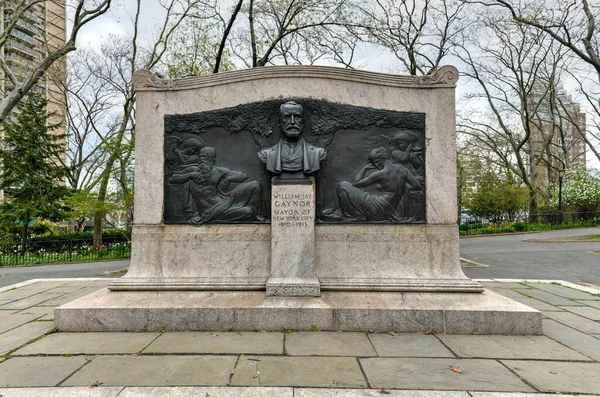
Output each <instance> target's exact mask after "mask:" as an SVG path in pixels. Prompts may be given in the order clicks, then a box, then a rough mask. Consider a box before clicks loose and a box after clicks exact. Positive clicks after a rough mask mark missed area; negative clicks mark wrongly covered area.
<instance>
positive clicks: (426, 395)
mask: <svg viewBox="0 0 600 397" xmlns="http://www.w3.org/2000/svg"><path fill="white" fill-rule="evenodd" d="M381 396H392V397H471V396H470V395H469V393H467V392H466V391H435V390H427V391H425V390H390V391H389V393H380V392H378V391H377V390H376V389H367V390H361V389H358V390H357V389H354V390H348V389H311V388H298V389H296V390H294V397H381ZM523 397H526V396H525V395H523ZM536 397H537V396H536ZM554 397H556V396H554Z"/></svg>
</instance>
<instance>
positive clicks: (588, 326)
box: [544, 312, 600, 334]
mask: <svg viewBox="0 0 600 397" xmlns="http://www.w3.org/2000/svg"><path fill="white" fill-rule="evenodd" d="M544 315H545V316H547V317H550V318H551V319H553V320H556V321H558V322H561V323H563V324H565V325H568V326H569V327H573V328H576V329H578V330H580V331H583V332H586V333H588V334H597V333H600V323H598V322H596V321H593V320H590V319H587V318H585V317H581V316H579V315H577V314H574V313H567V312H562V313H559V312H546V313H544Z"/></svg>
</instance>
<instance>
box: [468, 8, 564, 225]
mask: <svg viewBox="0 0 600 397" xmlns="http://www.w3.org/2000/svg"><path fill="white" fill-rule="evenodd" d="M472 29H476V31H475V32H465V33H466V34H465V38H464V41H463V42H462V43H461V44H460V45H459V46H457V48H458V49H457V56H459V57H460V58H461V60H462V61H463V62H464V63H465V65H466V66H467V68H466V70H465V71H464V74H465V75H466V76H467V77H469V78H470V80H471V81H473V82H474V83H476V87H478V88H477V89H474V90H473V93H471V94H470V95H469V99H470V100H476V101H478V103H479V104H480V105H481V103H482V102H481V100H483V101H484V102H483V103H485V107H484V108H483V109H480V110H479V111H477V112H472V113H470V114H462V115H460V116H459V122H458V130H459V131H460V132H461V133H463V134H465V135H467V136H470V137H471V138H472V141H471V142H475V143H476V144H477V145H479V146H480V147H481V148H482V149H483V150H485V151H487V152H491V153H493V154H494V157H495V158H496V160H497V161H498V162H500V163H501V164H502V166H503V167H505V168H506V169H508V170H510V171H511V172H512V173H514V174H516V175H518V176H519V177H520V178H521V180H522V181H523V183H524V184H525V185H526V186H527V188H528V189H529V193H530V202H529V211H530V213H537V206H538V203H539V202H540V201H543V199H544V198H545V193H544V188H545V186H546V187H547V183H546V182H545V181H544V179H547V178H548V175H547V174H546V172H545V171H544V172H543V170H544V169H547V168H548V166H550V167H552V161H553V158H552V153H553V152H552V151H551V150H549V146H550V143H551V142H552V141H553V139H554V136H555V131H554V130H552V129H551V130H548V129H547V128H545V126H544V124H543V122H544V121H545V120H546V119H547V118H548V117H552V115H548V112H549V111H550V110H549V107H548V102H549V101H550V100H551V92H552V87H555V85H556V81H558V80H560V79H559V77H558V76H557V74H558V73H559V65H560V63H561V62H562V61H563V56H564V55H563V52H562V51H561V50H560V48H558V46H556V45H555V44H554V42H553V41H552V40H549V39H548V34H546V33H545V32H540V31H539V30H536V29H533V28H531V27H528V26H526V25H522V24H515V23H513V22H512V21H510V20H508V21H507V20H505V19H502V18H501V17H498V16H496V15H495V14H493V13H490V12H488V13H484V14H483V16H481V17H480V18H479V20H478V21H477V23H475V24H473V25H472ZM544 174H546V175H544Z"/></svg>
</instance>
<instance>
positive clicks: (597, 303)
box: [0, 301, 600, 309]
mask: <svg viewBox="0 0 600 397" xmlns="http://www.w3.org/2000/svg"><path fill="white" fill-rule="evenodd" d="M578 302H579V303H581V304H583V305H586V306H590V307H594V308H596V309H600V301H578ZM0 308H2V306H0Z"/></svg>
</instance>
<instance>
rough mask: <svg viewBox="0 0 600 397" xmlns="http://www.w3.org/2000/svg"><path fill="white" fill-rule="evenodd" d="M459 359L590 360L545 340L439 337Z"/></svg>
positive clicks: (532, 337) (531, 338)
mask: <svg viewBox="0 0 600 397" xmlns="http://www.w3.org/2000/svg"><path fill="white" fill-rule="evenodd" d="M438 337H439V338H440V339H441V340H442V342H444V343H445V344H446V345H447V346H448V347H449V348H450V349H452V350H453V351H454V353H456V354H457V355H458V356H459V357H465V358H524V359H525V358H529V359H538V360H574V361H577V360H583V361H588V360H590V359H589V358H588V357H586V356H584V355H582V354H581V353H578V352H576V351H575V350H571V349H569V348H568V347H565V346H563V345H561V344H560V343H558V342H555V341H553V340H552V339H550V338H548V337H547V336H513V335H438Z"/></svg>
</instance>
